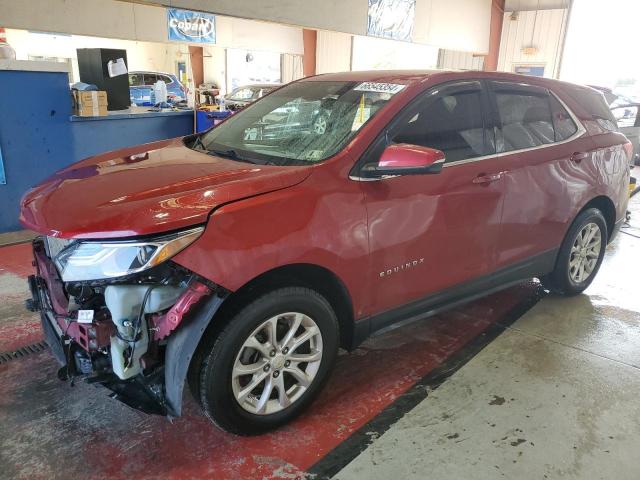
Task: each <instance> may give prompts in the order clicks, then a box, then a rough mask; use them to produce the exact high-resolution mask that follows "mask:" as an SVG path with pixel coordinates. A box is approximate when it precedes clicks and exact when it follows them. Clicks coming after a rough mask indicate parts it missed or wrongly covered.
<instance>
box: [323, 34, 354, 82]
mask: <svg viewBox="0 0 640 480" xmlns="http://www.w3.org/2000/svg"><path fill="white" fill-rule="evenodd" d="M349 70H351V35H349V34H347V33H338V32H325V31H322V30H318V41H317V43H316V73H317V74H320V73H332V72H348V71H349Z"/></svg>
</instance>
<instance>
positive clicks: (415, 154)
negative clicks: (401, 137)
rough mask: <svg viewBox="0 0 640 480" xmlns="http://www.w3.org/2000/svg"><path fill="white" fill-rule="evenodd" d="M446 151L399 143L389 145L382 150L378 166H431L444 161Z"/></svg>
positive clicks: (393, 167) (390, 167)
mask: <svg viewBox="0 0 640 480" xmlns="http://www.w3.org/2000/svg"><path fill="white" fill-rule="evenodd" d="M444 158H445V157H444V153H442V152H441V151H440V150H435V149H433V148H427V147H421V146H419V145H409V144H406V143H399V144H396V145H389V146H388V147H387V148H385V150H384V152H382V156H381V157H380V162H379V163H378V168H380V169H385V168H389V169H395V168H420V167H423V168H424V167H430V166H431V165H433V164H434V163H436V162H444Z"/></svg>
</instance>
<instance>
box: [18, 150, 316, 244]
mask: <svg viewBox="0 0 640 480" xmlns="http://www.w3.org/2000/svg"><path fill="white" fill-rule="evenodd" d="M310 173H311V167H276V166H262V165H254V164H250V163H244V162H235V161H232V160H228V159H224V158H220V157H215V156H211V155H206V154H204V153H202V152H196V151H193V150H191V149H189V148H187V147H185V146H184V144H183V143H182V139H173V140H165V141H162V142H156V143H150V144H146V145H140V146H137V147H132V148H127V149H122V150H117V151H114V152H109V153H105V154H102V155H97V156H95V157H91V158H88V159H86V160H82V161H80V162H78V163H75V164H73V165H71V166H69V167H67V168H65V169H63V170H60V171H59V172H57V173H56V174H54V175H53V176H51V177H49V178H48V179H47V180H45V181H44V182H42V183H41V184H39V185H38V186H36V187H35V188H33V189H32V190H30V191H29V192H27V193H26V194H25V196H24V197H23V199H22V205H21V212H20V221H21V222H22V224H23V225H24V226H25V227H26V228H29V229H32V230H35V231H36V232H39V233H41V234H45V235H51V236H56V237H61V238H99V239H103V238H119V237H132V236H139V235H148V234H155V233H162V232H167V231H171V230H176V229H180V228H184V227H189V226H192V225H196V224H200V223H204V222H206V221H207V217H208V215H209V213H210V212H211V210H212V209H214V208H215V207H217V206H219V205H222V204H224V203H228V202H231V201H234V200H239V199H242V198H247V197H252V196H255V195H260V194H264V193H267V192H271V191H275V190H280V189H283V188H286V187H289V186H293V185H296V184H298V183H300V182H302V181H303V180H304V179H305V178H307V177H308V176H309V174H310Z"/></svg>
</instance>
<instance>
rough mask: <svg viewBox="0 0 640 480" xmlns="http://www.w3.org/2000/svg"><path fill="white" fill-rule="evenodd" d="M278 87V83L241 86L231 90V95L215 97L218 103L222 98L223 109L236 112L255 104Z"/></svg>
mask: <svg viewBox="0 0 640 480" xmlns="http://www.w3.org/2000/svg"><path fill="white" fill-rule="evenodd" d="M280 85H281V84H280V83H264V84H254V85H243V86H241V87H238V88H235V89H233V90H232V91H231V93H227V94H226V95H225V96H224V97H220V96H219V97H217V100H218V103H220V99H221V98H224V103H225V107H226V108H227V109H229V110H232V111H236V110H240V109H242V108H244V107H246V106H247V105H249V104H250V103H252V102H255V101H256V100H258V99H259V98H261V97H263V96H264V95H266V94H267V93H269V92H270V91H272V90H274V89H276V88H278V87H279V86H280Z"/></svg>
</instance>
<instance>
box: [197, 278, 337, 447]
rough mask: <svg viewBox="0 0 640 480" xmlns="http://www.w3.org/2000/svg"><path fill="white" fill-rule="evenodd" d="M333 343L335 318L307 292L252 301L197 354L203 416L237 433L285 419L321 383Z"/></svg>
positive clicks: (282, 292) (266, 427)
mask: <svg viewBox="0 0 640 480" xmlns="http://www.w3.org/2000/svg"><path fill="white" fill-rule="evenodd" d="M305 338H306V339H305ZM303 340H304V341H303ZM338 344H339V332H338V321H337V319H336V315H335V313H334V311H333V309H332V308H331V305H330V304H329V302H328V301H327V300H326V299H325V298H324V297H322V296H321V295H320V294H319V293H317V292H315V291H314V290H310V289H308V288H302V287H288V288H281V289H278V290H274V291H272V292H270V293H267V294H265V295H263V296H261V297H259V298H257V299H256V300H254V301H252V302H250V303H249V304H248V305H246V306H245V307H244V308H242V309H241V310H240V311H239V312H238V313H237V314H236V315H235V316H233V318H231V319H230V320H229V322H228V324H227V325H226V326H225V327H224V328H223V329H222V330H221V331H220V333H219V334H218V335H217V336H216V338H215V340H214V341H213V342H212V343H211V345H212V346H211V347H207V348H206V351H205V352H204V354H203V360H202V363H201V365H200V372H199V393H200V403H201V405H202V407H203V409H204V413H205V415H206V416H207V417H209V419H211V421H212V422H213V423H214V424H215V425H217V426H218V427H219V428H221V429H223V430H226V431H228V432H231V433H235V434H238V435H256V434H260V433H263V432H266V431H269V430H272V429H275V428H277V427H279V426H281V425H283V424H285V423H287V422H289V421H291V420H292V419H293V418H295V417H296V416H298V415H299V414H300V413H302V411H303V410H304V409H305V408H306V407H307V406H308V405H309V404H310V403H311V402H312V401H313V399H314V398H315V397H316V395H317V394H318V393H319V391H320V389H321V388H322V386H323V385H324V383H325V382H326V380H327V378H328V374H329V372H330V371H331V369H332V367H333V364H334V363H335V358H336V356H337V353H338Z"/></svg>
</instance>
